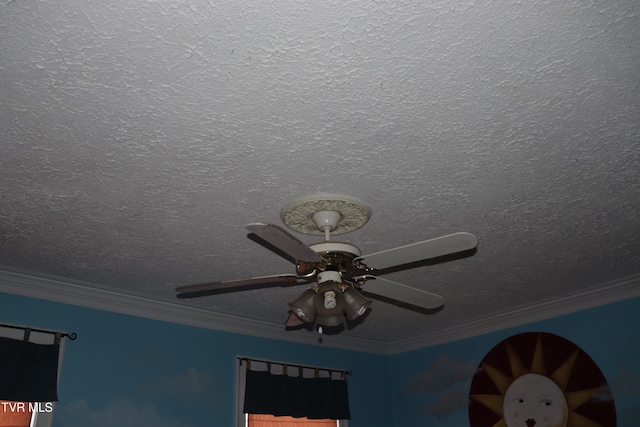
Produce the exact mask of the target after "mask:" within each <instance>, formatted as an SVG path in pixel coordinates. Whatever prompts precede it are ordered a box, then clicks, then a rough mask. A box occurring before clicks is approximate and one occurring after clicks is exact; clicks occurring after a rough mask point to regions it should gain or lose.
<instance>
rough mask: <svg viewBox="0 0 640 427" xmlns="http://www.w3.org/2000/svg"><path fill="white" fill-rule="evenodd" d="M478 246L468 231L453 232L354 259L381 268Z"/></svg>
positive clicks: (370, 266) (369, 266)
mask: <svg viewBox="0 0 640 427" xmlns="http://www.w3.org/2000/svg"><path fill="white" fill-rule="evenodd" d="M476 246H478V238H477V237H476V236H474V235H473V234H469V233H454V234H449V235H448V236H442V237H437V238H435V239H431V240H425V241H423V242H418V243H413V244H411V245H406V246H400V247H397V248H393V249H387V250H385V251H381V252H376V253H373V254H369V255H364V256H361V257H358V258H356V259H354V262H355V263H360V264H364V265H365V266H366V267H367V268H369V269H376V270H382V269H384V268H390V267H395V266H398V265H403V264H410V263H412V262H418V261H423V260H426V259H430V258H436V257H440V256H444V255H449V254H453V253H456V252H462V251H466V250H471V249H473V248H475V247H476Z"/></svg>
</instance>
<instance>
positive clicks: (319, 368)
mask: <svg viewBox="0 0 640 427" xmlns="http://www.w3.org/2000/svg"><path fill="white" fill-rule="evenodd" d="M236 358H237V359H238V360H239V361H240V365H242V361H243V360H244V361H246V362H249V361H252V362H263V363H273V364H275V365H282V366H291V367H294V368H303V369H318V370H320V371H328V372H340V373H343V374H347V375H353V371H346V370H344V369H334V368H325V367H322V366H311V365H300V364H298V363H289V362H280V361H278V360H269V359H257V358H255V357H248V356H236Z"/></svg>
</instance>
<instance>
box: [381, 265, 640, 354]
mask: <svg viewBox="0 0 640 427" xmlns="http://www.w3.org/2000/svg"><path fill="white" fill-rule="evenodd" d="M638 296H640V274H636V275H633V276H627V277H624V278H622V279H618V280H614V281H611V282H607V283H604V284H602V285H599V286H596V287H592V288H589V289H587V290H584V291H582V292H579V293H573V294H567V295H565V296H563V297H560V298H554V299H550V300H547V301H542V302H539V303H536V304H527V305H523V306H520V307H516V308H514V309H511V310H508V311H503V312H500V313H496V314H494V315H491V316H486V317H482V318H477V319H473V320H470V321H468V322H465V323H463V324H460V325H456V326H453V327H449V328H444V329H441V330H439V331H437V332H432V333H429V334H425V335H422V336H419V337H413V338H410V339H406V340H401V341H395V342H392V343H390V344H389V354H397V353H404V352H407V351H412V350H418V349H421V348H426V347H432V346H435V345H440V344H445V343H448V342H453V341H459V340H463V339H466V338H471V337H474V336H478V335H484V334H488V333H491V332H496V331H501V330H504V329H509V328H513V327H517V326H523V325H527V324H530V323H534V322H539V321H541V320H547V319H552V318H554V317H559V316H563V315H566V314H571V313H576V312H579V311H583V310H588V309H590V308H595V307H599V306H603V305H607V304H612V303H614V302H618V301H624V300H627V299H631V298H635V297H638Z"/></svg>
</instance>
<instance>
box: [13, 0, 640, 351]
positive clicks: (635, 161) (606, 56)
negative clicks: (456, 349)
mask: <svg viewBox="0 0 640 427" xmlns="http://www.w3.org/2000/svg"><path fill="white" fill-rule="evenodd" d="M639 16H640V6H639V5H638V2H637V1H633V0H628V1H624V0H609V1H583V0H566V1H561V2H560V1H535V2H529V1H513V0H507V1H488V0H485V1H470V0H467V1H455V0H454V1H432V0H426V1H400V0H389V1H367V0H358V1H352V0H347V1H345V0H320V1H304V0H303V1H301V0H290V1H287V0H274V1H268V2H253V3H252V4H249V3H246V2H245V3H243V2H240V1H237V0H222V1H216V2H213V1H205V0H193V1H187V0H171V1H168V0H156V1H142V0H135V1H127V2H125V1H120V0H111V1H102V0H100V1H97V0H55V1H54V0H40V1H31V0H2V2H1V4H0V197H1V199H0V264H2V265H4V266H7V267H12V268H18V269H22V270H26V271H30V272H33V273H41V274H48V275H55V276H59V277H62V278H67V279H71V280H80V281H85V282H90V283H93V284H95V286H96V287H101V288H102V287H108V288H112V289H115V290H121V291H122V292H125V293H132V294H136V295H145V296H148V297H151V298H154V299H159V300H166V301H172V302H174V301H175V298H174V291H173V288H174V287H175V286H177V285H184V284H191V283H199V282H205V281H213V280H229V279H239V278H246V277H252V276H259V275H267V274H278V273H293V268H292V266H291V265H290V264H289V263H287V262H286V261H285V260H284V259H282V258H280V257H278V256H277V255H275V254H274V253H271V252H269V251H268V250H266V249H265V248H263V247H261V246H259V245H257V244H256V243H255V242H253V241H251V240H250V239H248V238H247V237H246V230H245V228H244V226H245V225H246V224H247V223H250V222H272V223H276V224H280V219H279V213H280V209H281V207H282V206H284V205H285V204H287V203H288V202H289V201H291V200H292V199H295V198H297V197H300V196H304V195H307V194H310V193H317V192H331V193H341V194H346V195H349V196H353V197H357V198H359V199H361V200H363V201H365V202H366V203H367V204H368V205H369V206H370V207H371V209H372V212H373V216H372V218H371V220H370V221H369V223H368V224H367V225H366V226H365V227H364V228H362V229H360V230H358V231H355V232H353V233H349V234H344V235H341V236H339V238H340V240H343V241H348V242H350V243H353V244H355V245H357V246H358V247H359V248H360V249H361V250H362V252H363V253H365V254H366V253H371V252H374V251H379V250H383V249H387V248H392V247H395V246H400V245H404V244H408V243H412V242H415V241H418V240H426V239H429V238H433V237H438V236H441V235H444V234H450V233H452V232H456V231H467V232H470V233H473V234H475V235H477V236H478V237H479V239H480V246H479V249H478V252H477V254H476V255H475V256H473V257H470V258H465V259H462V260H458V261H453V262H450V263H445V264H438V265H433V266H425V267H421V268H417V269H413V270H408V271H404V272H397V273H393V274H391V275H388V276H386V277H387V278H389V279H392V280H396V281H399V282H402V283H405V284H407V285H411V286H415V287H418V288H422V289H425V290H429V291H431V292H434V293H438V294H440V295H443V296H444V297H445V298H446V305H445V308H444V309H443V310H442V311H440V312H438V313H436V314H431V315H426V314H422V313H416V312H412V311H407V310H404V309H401V308H399V307H396V306H393V305H390V304H387V303H384V302H379V301H376V302H374V305H373V310H372V312H371V314H370V315H369V316H368V317H367V318H366V319H365V321H364V322H362V323H361V324H360V325H358V326H357V327H355V328H353V329H351V330H348V331H345V332H343V334H345V335H347V336H353V337H361V338H366V339H372V340H379V341H383V342H391V341H395V340H400V339H404V338H409V337H412V336H417V335H421V334H425V333H428V332H430V331H437V330H439V329H440V328H443V327H448V326H452V325H456V324H459V323H461V322H466V321H468V320H470V319H475V318H479V317H483V316H488V315H491V314H494V313H496V312H500V311H504V310H509V309H511V308H513V307H518V306H522V305H527V304H535V303H536V302H539V301H542V300H548V299H549V298H553V297H556V296H561V295H566V294H572V293H577V292H581V291H583V290H584V289H587V288H590V287H593V286H598V285H601V284H603V283H605V282H607V281H610V280H614V279H618V278H621V277H624V276H627V275H630V274H635V273H639V272H640V216H639V215H638V208H639V207H640V92H639V90H638V86H639V84H640V22H639V20H640V18H639ZM297 236H298V237H299V238H301V239H302V240H304V241H305V242H307V243H311V242H314V241H317V240H318V237H314V236H304V235H297ZM303 290H304V288H300V287H298V288H274V289H269V290H255V291H246V292H242V293H231V294H225V295H219V296H215V297H208V298H203V299H200V300H194V301H179V302H178V303H180V304H185V305H193V306H195V307H199V308H206V309H210V310H212V311H215V312H220V313H228V314H233V315H239V316H242V317H248V318H251V319H259V320H262V321H266V322H271V323H274V324H279V325H281V324H283V322H284V320H285V319H286V312H287V306H286V302H287V301H289V300H290V299H292V298H294V297H295V296H297V295H298V294H300V293H301V292H302V291H303Z"/></svg>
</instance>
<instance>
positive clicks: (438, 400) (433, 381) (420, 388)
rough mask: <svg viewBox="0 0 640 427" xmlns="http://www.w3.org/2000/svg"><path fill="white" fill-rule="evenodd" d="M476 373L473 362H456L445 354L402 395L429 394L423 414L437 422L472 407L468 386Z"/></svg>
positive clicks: (409, 385)
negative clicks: (469, 405)
mask: <svg viewBox="0 0 640 427" xmlns="http://www.w3.org/2000/svg"><path fill="white" fill-rule="evenodd" d="M475 369H476V364H475V363H474V362H465V361H464V360H453V359H451V357H449V356H448V355H446V354H442V355H440V357H439V358H438V360H437V361H435V362H434V363H432V364H431V365H430V366H429V367H428V369H427V370H426V371H424V372H422V373H421V374H420V375H418V376H417V377H415V378H414V379H413V380H411V381H410V382H409V383H408V384H407V385H406V386H405V387H404V389H403V390H402V393H403V394H407V393H423V394H427V395H428V396H427V403H425V404H424V405H423V406H422V411H423V412H426V413H428V414H430V415H433V416H436V417H438V418H444V417H446V416H448V415H450V414H452V413H453V412H455V411H459V410H465V411H466V409H467V406H468V404H469V396H468V391H467V389H468V387H467V386H468V383H469V381H470V379H471V377H472V376H473V373H474V371H475Z"/></svg>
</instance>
